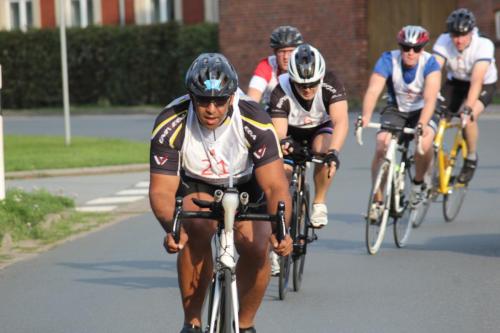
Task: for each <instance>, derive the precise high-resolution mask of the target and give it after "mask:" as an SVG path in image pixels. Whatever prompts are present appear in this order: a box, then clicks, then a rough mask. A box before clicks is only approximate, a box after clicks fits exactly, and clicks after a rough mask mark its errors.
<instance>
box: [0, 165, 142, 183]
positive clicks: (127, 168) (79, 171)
mask: <svg viewBox="0 0 500 333" xmlns="http://www.w3.org/2000/svg"><path fill="white" fill-rule="evenodd" d="M148 170H149V164H147V163H144V164H127V165H112V166H101V167H86V168H72V169H46V170H32V171H14V172H7V173H5V179H27V178H43V177H64V176H84V175H100V174H107V173H126V172H141V171H148Z"/></svg>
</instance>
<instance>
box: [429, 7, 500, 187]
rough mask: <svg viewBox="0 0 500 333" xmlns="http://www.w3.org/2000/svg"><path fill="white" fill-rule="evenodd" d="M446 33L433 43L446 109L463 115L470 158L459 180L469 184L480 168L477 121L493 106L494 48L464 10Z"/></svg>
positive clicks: (449, 23) (449, 21) (453, 18)
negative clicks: (442, 71) (441, 71)
mask: <svg viewBox="0 0 500 333" xmlns="http://www.w3.org/2000/svg"><path fill="white" fill-rule="evenodd" d="M446 25H447V30H448V31H447V33H444V34H442V35H441V36H439V38H438V40H437V41H436V43H435V44H434V48H433V52H434V55H435V57H436V59H437V61H438V62H439V64H440V65H441V67H442V68H446V72H447V80H446V82H445V84H444V86H443V91H442V95H443V97H444V98H445V104H446V106H447V108H448V109H449V110H450V111H452V112H459V111H463V112H462V117H463V120H464V122H465V123H466V126H465V140H466V141H467V148H468V156H467V158H466V160H465V162H464V166H463V168H462V171H461V173H460V175H459V177H458V181H459V182H461V183H468V182H469V181H470V180H471V179H472V176H473V175H474V171H475V169H476V167H477V161H478V157H477V140H478V135H479V129H478V125H477V119H478V118H479V115H480V114H481V113H482V112H483V111H484V109H485V108H486V107H487V106H488V104H490V103H491V100H492V98H493V95H494V93H495V86H496V82H497V69H496V65H495V46H494V44H493V43H492V42H491V41H490V40H489V39H487V38H485V37H482V36H481V35H480V34H479V32H478V29H477V27H476V19H475V17H474V14H473V13H472V12H471V11H469V10H468V9H465V8H460V9H457V10H455V11H453V12H452V13H451V14H450V16H449V17H448V19H447V21H446Z"/></svg>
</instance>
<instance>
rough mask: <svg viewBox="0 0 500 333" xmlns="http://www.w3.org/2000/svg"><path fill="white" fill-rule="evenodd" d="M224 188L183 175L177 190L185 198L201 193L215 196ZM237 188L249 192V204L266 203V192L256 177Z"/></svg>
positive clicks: (253, 176) (177, 194)
mask: <svg viewBox="0 0 500 333" xmlns="http://www.w3.org/2000/svg"><path fill="white" fill-rule="evenodd" d="M224 188H225V187H224V186H218V185H212V184H208V183H205V182H204V181H202V180H199V179H195V178H191V177H188V176H186V175H182V176H181V183H180V185H179V189H178V190H177V193H176V196H180V197H185V196H186V195H188V194H192V193H199V192H203V193H207V194H209V195H211V196H213V195H214V192H215V190H218V189H220V190H224ZM236 188H237V189H238V191H239V192H240V193H241V192H247V193H248V195H249V196H250V198H249V202H251V203H261V202H263V201H264V192H262V189H261V188H260V186H259V184H257V181H256V179H255V175H252V178H251V179H250V180H249V181H248V182H246V183H243V184H240V185H236ZM264 209H265V207H264Z"/></svg>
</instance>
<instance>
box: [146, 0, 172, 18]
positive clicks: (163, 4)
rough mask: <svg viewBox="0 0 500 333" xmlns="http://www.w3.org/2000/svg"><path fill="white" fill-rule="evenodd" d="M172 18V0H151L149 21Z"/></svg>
mask: <svg viewBox="0 0 500 333" xmlns="http://www.w3.org/2000/svg"><path fill="white" fill-rule="evenodd" d="M173 19H174V1H173V0H151V23H163V22H168V21H172V20H173Z"/></svg>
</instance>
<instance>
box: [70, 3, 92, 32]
mask: <svg viewBox="0 0 500 333" xmlns="http://www.w3.org/2000/svg"><path fill="white" fill-rule="evenodd" d="M70 10H71V16H70V17H71V26H73V27H81V28H85V27H87V26H88V25H89V24H92V23H93V22H94V7H93V1H92V0H71V9H70Z"/></svg>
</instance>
